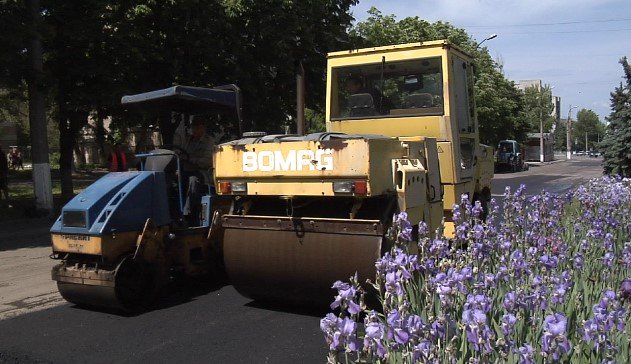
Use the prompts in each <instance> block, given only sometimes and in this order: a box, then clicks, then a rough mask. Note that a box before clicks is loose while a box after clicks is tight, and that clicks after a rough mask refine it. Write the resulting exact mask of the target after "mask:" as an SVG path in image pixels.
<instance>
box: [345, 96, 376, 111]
mask: <svg viewBox="0 0 631 364" xmlns="http://www.w3.org/2000/svg"><path fill="white" fill-rule="evenodd" d="M348 106H349V108H350V116H373V115H376V114H377V112H376V111H375V104H374V100H373V98H372V95H371V94H369V93H363V94H354V95H350V96H349V97H348Z"/></svg>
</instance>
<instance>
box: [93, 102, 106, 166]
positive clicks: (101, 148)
mask: <svg viewBox="0 0 631 364" xmlns="http://www.w3.org/2000/svg"><path fill="white" fill-rule="evenodd" d="M94 121H95V128H94V142H95V143H96V147H97V149H98V158H97V159H98V163H100V164H104V163H105V161H107V157H106V154H105V125H104V122H103V113H102V112H101V111H99V112H98V113H97V115H96V116H94Z"/></svg>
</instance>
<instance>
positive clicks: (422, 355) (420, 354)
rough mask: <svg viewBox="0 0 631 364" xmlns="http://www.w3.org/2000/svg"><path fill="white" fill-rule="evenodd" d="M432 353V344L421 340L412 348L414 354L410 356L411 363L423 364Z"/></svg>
mask: <svg viewBox="0 0 631 364" xmlns="http://www.w3.org/2000/svg"><path fill="white" fill-rule="evenodd" d="M431 352H432V342H431V341H429V340H427V339H423V340H421V341H419V343H418V344H417V345H416V346H415V347H414V353H413V354H412V361H413V362H414V363H419V362H421V363H425V362H427V361H428V360H429V356H430V353H431Z"/></svg>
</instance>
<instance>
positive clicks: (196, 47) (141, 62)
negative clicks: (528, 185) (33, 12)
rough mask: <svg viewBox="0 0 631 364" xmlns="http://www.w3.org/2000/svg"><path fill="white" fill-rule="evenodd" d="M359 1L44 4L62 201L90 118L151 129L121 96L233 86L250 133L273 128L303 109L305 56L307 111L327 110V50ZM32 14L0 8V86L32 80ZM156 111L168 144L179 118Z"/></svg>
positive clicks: (343, 41)
mask: <svg viewBox="0 0 631 364" xmlns="http://www.w3.org/2000/svg"><path fill="white" fill-rule="evenodd" d="M5 3H6V6H4V5H5ZM356 3H357V0H315V1H292V0H264V1H255V0H173V1H168V2H160V1H155V0H139V1H133V2H132V1H103V0H86V1H82V2H80V3H74V2H67V1H61V0H42V3H41V7H40V11H39V13H40V14H41V17H42V29H43V31H42V32H41V34H42V35H43V39H42V43H43V60H44V67H43V70H44V73H45V78H44V81H45V82H44V84H45V85H46V88H45V90H46V91H47V95H46V96H47V101H48V103H49V106H50V108H51V109H52V110H53V111H54V118H55V119H56V121H57V124H58V127H59V130H60V133H59V143H60V154H61V155H60V175H61V182H62V183H61V185H62V195H63V197H64V198H69V197H71V196H72V194H73V186H72V174H71V172H72V167H73V155H72V153H73V149H74V147H75V144H76V140H77V135H78V132H79V131H80V130H81V129H82V128H83V127H84V126H85V125H86V123H87V120H88V116H89V115H90V114H91V113H93V112H95V111H96V113H97V120H101V119H102V118H103V117H105V116H107V115H112V116H114V123H113V126H114V128H115V129H118V130H114V131H115V132H116V131H120V130H125V129H128V128H129V127H131V126H140V127H147V126H149V125H150V124H155V122H156V120H155V118H153V117H151V118H148V117H143V116H141V115H138V114H134V113H131V112H128V111H127V110H124V109H123V108H122V107H121V105H120V98H121V96H122V95H124V94H131V93H138V92H144V91H149V90H153V89H158V88H165V87H169V86H171V85H173V84H186V85H192V86H205V87H208V86H215V85H220V84H225V83H236V84H238V85H239V86H241V88H242V90H243V91H244V101H245V105H244V109H245V118H246V121H247V122H249V127H248V129H251V128H256V129H258V130H266V131H271V132H276V131H280V129H281V125H284V124H286V123H287V120H288V117H289V116H290V115H293V114H294V113H295V106H294V100H295V84H294V82H295V77H294V71H295V64H296V63H297V62H302V63H303V64H304V65H305V69H306V79H307V82H308V83H309V88H308V89H309V90H310V92H308V93H307V100H306V101H307V106H309V107H311V108H312V109H314V110H322V108H323V101H324V97H323V95H324V91H325V87H324V84H325V72H324V69H325V63H326V57H325V55H326V53H327V52H329V51H332V50H338V49H340V48H346V46H347V45H348V42H347V39H348V35H347V29H348V28H349V27H350V24H351V21H352V19H353V18H352V15H351V14H350V11H349V9H350V7H351V6H352V5H354V4H356ZM25 13H26V12H25V10H24V6H23V2H21V1H17V0H9V1H5V2H3V7H1V8H0V29H3V30H6V31H5V32H2V33H0V45H1V46H2V49H3V52H2V53H0V75H2V77H0V89H1V88H5V85H6V88H7V89H8V90H9V91H11V92H14V91H16V90H18V87H19V85H20V84H23V83H24V80H25V79H26V78H27V76H28V72H27V71H28V69H26V68H24V67H23V66H22V65H24V64H28V63H27V62H25V61H26V55H25V54H24V52H23V51H22V50H23V49H24V48H25V47H26V44H27V42H28V37H27V35H28V34H29V33H28V32H27V31H26V30H27V28H26V26H25V23H26V21H25V19H26V18H27V17H26V16H25ZM158 117H159V118H158V124H159V125H160V128H161V131H162V133H163V138H164V140H165V142H166V143H167V144H170V140H171V136H172V134H173V131H174V128H175V125H174V124H173V123H172V122H171V118H170V114H169V113H168V112H167V113H165V112H162V113H159V115H158ZM97 127H98V128H100V126H99V125H97ZM101 131H102V130H101ZM103 139H104V138H101V137H100V140H103Z"/></svg>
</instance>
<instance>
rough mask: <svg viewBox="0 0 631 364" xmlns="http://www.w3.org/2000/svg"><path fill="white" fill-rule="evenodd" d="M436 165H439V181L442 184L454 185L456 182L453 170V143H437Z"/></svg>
mask: <svg viewBox="0 0 631 364" xmlns="http://www.w3.org/2000/svg"><path fill="white" fill-rule="evenodd" d="M437 148H438V163H439V164H440V181H441V183H442V184H454V183H456V182H458V180H457V178H458V175H457V174H456V170H455V165H454V164H455V161H454V154H453V143H451V142H438V143H437Z"/></svg>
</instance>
